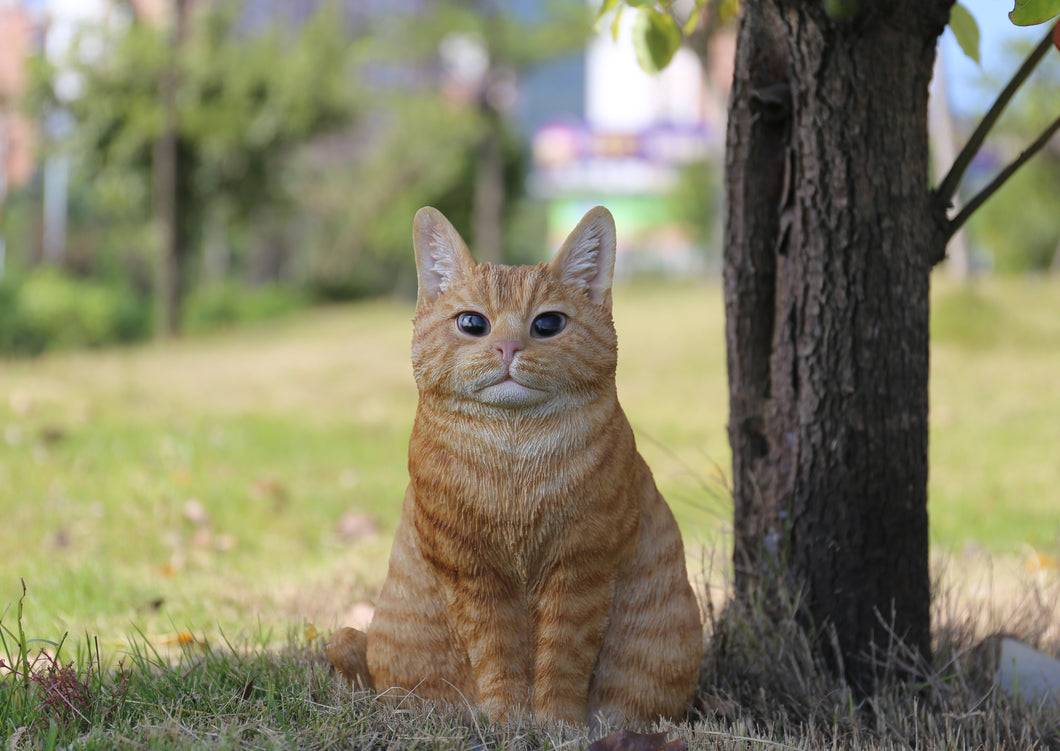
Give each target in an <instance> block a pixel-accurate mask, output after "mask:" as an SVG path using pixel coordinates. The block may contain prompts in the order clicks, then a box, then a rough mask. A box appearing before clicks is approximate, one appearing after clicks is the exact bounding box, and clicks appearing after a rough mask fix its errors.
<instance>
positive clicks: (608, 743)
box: [588, 730, 688, 751]
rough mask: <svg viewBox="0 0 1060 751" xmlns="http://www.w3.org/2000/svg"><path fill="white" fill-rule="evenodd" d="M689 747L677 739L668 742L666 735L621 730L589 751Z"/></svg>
mask: <svg viewBox="0 0 1060 751" xmlns="http://www.w3.org/2000/svg"><path fill="white" fill-rule="evenodd" d="M687 747H688V745H687V744H686V743H685V742H684V741H683V740H681V739H680V738H677V739H675V740H672V741H669V742H667V740H666V733H634V732H633V731H632V730H620V731H618V732H617V733H612V734H611V735H609V736H607V737H606V738H601V739H600V740H598V741H595V742H594V743H592V744H591V745H590V746H589V748H588V751H685V749H686V748H687Z"/></svg>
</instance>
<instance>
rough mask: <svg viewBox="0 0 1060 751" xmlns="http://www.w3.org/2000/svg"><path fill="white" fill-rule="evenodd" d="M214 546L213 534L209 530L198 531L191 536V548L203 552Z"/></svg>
mask: <svg viewBox="0 0 1060 751" xmlns="http://www.w3.org/2000/svg"><path fill="white" fill-rule="evenodd" d="M212 545H213V534H211V533H210V530H208V529H197V530H195V532H194V533H193V534H192V536H191V546H192V547H193V548H199V549H200V550H203V549H205V548H208V547H210V546H212Z"/></svg>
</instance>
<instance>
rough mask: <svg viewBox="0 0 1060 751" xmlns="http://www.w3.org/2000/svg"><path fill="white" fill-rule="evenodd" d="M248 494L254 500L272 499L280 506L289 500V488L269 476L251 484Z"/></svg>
mask: <svg viewBox="0 0 1060 751" xmlns="http://www.w3.org/2000/svg"><path fill="white" fill-rule="evenodd" d="M248 495H249V496H250V498H251V500H254V501H268V500H271V501H272V502H273V504H274V505H275V506H276V507H277V508H278V507H281V506H283V503H284V501H286V500H287V488H285V487H284V486H283V485H282V484H280V483H279V482H277V481H276V480H273V479H272V478H269V477H262V478H259V479H257V480H255V481H254V482H252V483H251V484H250V489H249V490H248Z"/></svg>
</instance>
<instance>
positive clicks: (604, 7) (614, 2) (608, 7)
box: [595, 0, 622, 25]
mask: <svg viewBox="0 0 1060 751" xmlns="http://www.w3.org/2000/svg"><path fill="white" fill-rule="evenodd" d="M620 2H622V0H604V1H603V2H602V3H601V4H600V10H599V11H597V13H596V21H595V23H596V24H597V25H599V23H600V22H601V21H603V20H604V16H606V15H607V14H608V13H610V12H611V11H613V10H614V9H615V8H616V7H617V6H618V4H619V3H620Z"/></svg>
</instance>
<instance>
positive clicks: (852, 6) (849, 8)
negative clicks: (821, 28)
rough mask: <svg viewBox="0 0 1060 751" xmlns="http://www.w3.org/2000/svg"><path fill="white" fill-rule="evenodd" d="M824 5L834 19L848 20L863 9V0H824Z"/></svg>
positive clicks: (825, 10)
mask: <svg viewBox="0 0 1060 751" xmlns="http://www.w3.org/2000/svg"><path fill="white" fill-rule="evenodd" d="M822 5H823V6H824V12H825V13H827V14H828V17H829V18H831V19H832V20H833V21H846V20H848V19H851V18H853V17H854V16H856V15H857V13H858V11H859V10H861V0H824V2H823V3H822Z"/></svg>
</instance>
